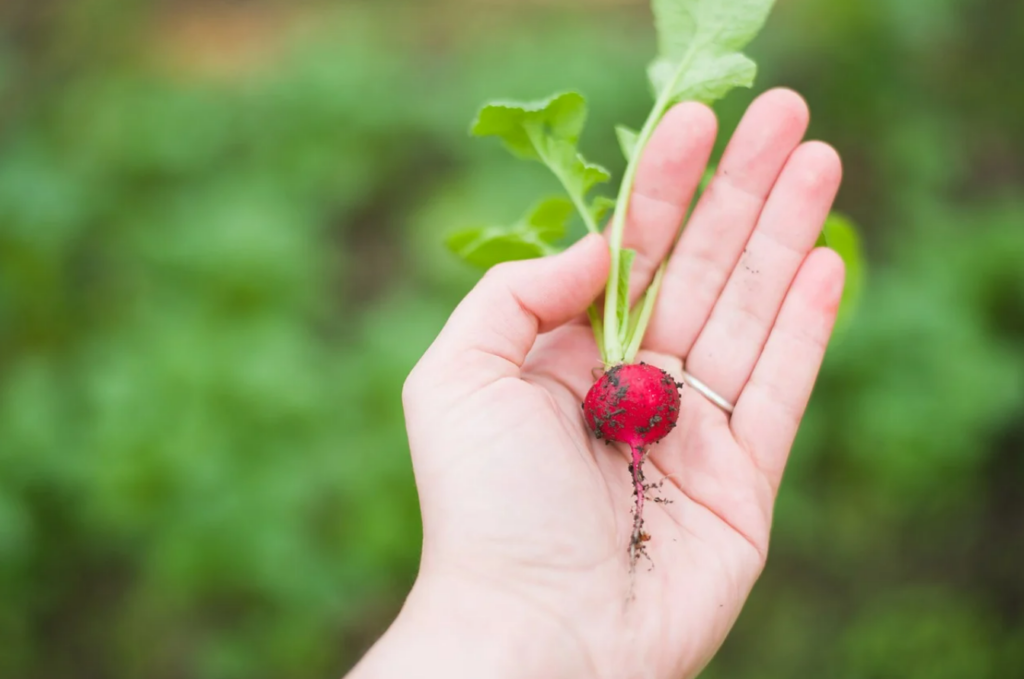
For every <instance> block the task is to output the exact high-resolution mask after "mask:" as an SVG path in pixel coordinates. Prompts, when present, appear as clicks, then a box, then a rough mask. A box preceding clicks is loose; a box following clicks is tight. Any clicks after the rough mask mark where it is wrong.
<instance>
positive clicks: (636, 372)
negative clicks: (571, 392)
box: [583, 363, 683, 565]
mask: <svg viewBox="0 0 1024 679" xmlns="http://www.w3.org/2000/svg"><path fill="white" fill-rule="evenodd" d="M682 386H683V385H682V384H679V383H677V382H676V381H675V380H674V379H673V378H672V376H671V375H669V374H668V373H667V372H665V371H664V370H662V369H660V368H656V367H654V366H652V365H647V364H646V363H640V364H628V365H617V366H615V367H614V368H612V369H611V370H609V371H608V372H606V373H605V374H604V375H603V376H602V377H601V379H600V380H598V381H597V383H596V384H594V386H593V387H591V388H590V391H589V392H588V393H587V397H586V399H585V400H584V401H583V413H584V417H585V418H586V421H587V425H588V426H589V427H590V429H591V431H593V432H594V434H595V435H596V436H597V438H598V439H603V440H605V441H607V442H609V443H611V442H613V441H614V442H617V443H625V444H626V445H628V446H629V448H630V452H631V454H632V462H630V464H629V471H630V474H632V476H633V494H634V496H635V497H636V508H635V510H634V514H633V535H632V538H631V539H630V543H629V550H630V558H631V561H632V565H635V564H636V559H637V557H638V556H639V555H640V554H642V553H643V543H644V542H645V541H646V540H648V539H649V536H648V535H647V534H646V533H644V530H643V528H644V518H643V514H644V493H645V492H646V491H647V488H648V487H647V486H646V485H645V484H644V474H643V463H644V460H645V458H646V456H647V451H648V449H649V447H650V446H652V445H654V444H655V443H657V442H658V441H660V440H661V439H663V438H665V437H666V436H668V433H669V432H670V431H672V430H673V429H675V426H676V422H677V421H678V419H679V401H680V399H679V389H680V388H681V387H682Z"/></svg>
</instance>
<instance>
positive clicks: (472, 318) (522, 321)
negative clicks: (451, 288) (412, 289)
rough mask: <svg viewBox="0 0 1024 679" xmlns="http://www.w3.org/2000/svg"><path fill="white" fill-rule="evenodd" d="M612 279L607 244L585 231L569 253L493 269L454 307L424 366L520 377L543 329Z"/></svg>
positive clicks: (486, 378) (485, 378) (487, 377)
mask: <svg viewBox="0 0 1024 679" xmlns="http://www.w3.org/2000/svg"><path fill="white" fill-rule="evenodd" d="M607 278H608V245H607V243H606V241H605V240H604V239H603V238H601V237H600V236H597V235H591V236H587V237H586V238H584V239H583V240H581V241H579V242H578V243H576V244H575V245H574V246H572V247H571V248H569V249H568V250H566V251H565V252H563V253H561V254H559V255H556V256H553V257H545V258H543V259H533V260H527V261H522V262H509V263H506V264H499V265H498V266H496V267H494V268H492V269H491V270H490V271H488V272H487V274H486V275H485V276H484V277H483V279H482V280H481V281H480V282H479V283H478V284H477V286H476V287H475V288H474V289H473V290H472V291H471V292H470V293H469V295H467V296H466V298H465V299H464V300H463V301H462V303H461V304H459V306H458V307H457V308H456V309H455V311H454V313H452V316H451V318H450V319H449V320H448V323H447V324H446V325H445V327H444V329H443V330H442V331H441V334H440V335H439V336H438V338H437V340H436V341H435V342H434V344H433V345H432V346H431V347H430V349H429V350H428V352H427V354H426V356H424V359H423V361H421V364H420V366H418V369H419V370H420V371H423V370H428V369H433V370H437V371H440V372H441V373H445V372H447V371H449V370H452V369H457V370H458V374H461V375H467V374H469V375H472V376H473V380H474V382H475V383H477V384H480V383H487V382H490V381H493V380H497V379H500V378H502V377H508V376H518V374H519V368H520V366H521V365H522V364H523V361H524V360H525V359H526V355H527V353H529V351H530V349H531V347H533V343H534V341H535V340H536V339H537V335H538V334H539V333H541V332H546V331H548V330H551V329H553V328H555V327H558V326H560V325H562V324H564V323H566V322H568V321H569V320H570V319H572V318H574V317H575V316H577V315H579V314H581V313H583V312H584V311H586V308H587V306H588V305H590V303H591V302H593V301H594V299H595V298H596V297H597V296H598V295H599V294H600V292H601V290H602V289H603V288H604V284H605V281H606V280H607Z"/></svg>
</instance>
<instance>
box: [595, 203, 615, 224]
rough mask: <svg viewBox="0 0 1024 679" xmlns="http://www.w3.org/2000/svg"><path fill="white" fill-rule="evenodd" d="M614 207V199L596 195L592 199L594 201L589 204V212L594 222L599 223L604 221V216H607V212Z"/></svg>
mask: <svg viewBox="0 0 1024 679" xmlns="http://www.w3.org/2000/svg"><path fill="white" fill-rule="evenodd" d="M614 209H615V199H614V198H609V197H608V196H598V197H597V198H595V199H594V202H593V203H591V204H590V214H591V215H592V216H593V218H594V222H595V223H597V224H600V223H601V222H602V221H604V218H605V217H607V216H608V213H609V212H611V211H613V210H614Z"/></svg>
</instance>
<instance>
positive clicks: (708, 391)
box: [683, 370, 735, 415]
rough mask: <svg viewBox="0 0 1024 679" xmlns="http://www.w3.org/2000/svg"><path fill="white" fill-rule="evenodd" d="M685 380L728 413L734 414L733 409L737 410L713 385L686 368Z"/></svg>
mask: <svg viewBox="0 0 1024 679" xmlns="http://www.w3.org/2000/svg"><path fill="white" fill-rule="evenodd" d="M683 381H684V382H686V383H687V384H689V385H690V386H691V387H693V388H694V389H696V390H697V391H699V392H700V393H701V395H702V396H703V397H704V398H706V399H707V400H709V401H711V402H712V403H714V404H715V405H716V406H718V407H719V408H721V409H722V410H724V411H725V413H726V414H727V415H732V411H733V410H735V407H734V406H733V405H732V404H731V403H729V402H728V401H726V400H725V399H724V398H722V397H721V396H719V395H718V394H716V393H715V391H714V390H713V389H712V388H711V387H709V386H708V385H706V384H704V383H703V382H701V381H700V380H698V379H697V378H696V377H694V376H693V375H691V374H690V373H688V372H686V371H685V370H684V371H683Z"/></svg>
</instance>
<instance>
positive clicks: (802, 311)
mask: <svg viewBox="0 0 1024 679" xmlns="http://www.w3.org/2000/svg"><path fill="white" fill-rule="evenodd" d="M843 281H844V270H843V260H842V259H841V258H840V257H839V255H837V254H836V253H835V252H833V251H832V250H829V249H827V248H819V249H817V250H815V251H814V252H812V253H811V254H810V255H809V256H808V257H807V259H806V260H804V263H803V265H802V266H801V268H800V272H799V273H798V274H797V277H796V280H795V281H794V282H793V285H792V286H791V287H790V290H789V294H788V295H787V297H786V301H785V302H784V303H783V306H782V310H781V311H780V312H779V316H778V318H777V319H776V321H775V326H774V327H773V328H772V332H771V335H770V336H769V338H768V342H767V344H766V345H765V348H764V351H763V352H762V353H761V358H760V359H759V360H758V362H757V366H756V367H755V368H754V372H753V374H752V375H751V377H750V380H749V381H748V382H747V385H746V387H744V389H743V392H742V394H741V395H740V398H739V401H738V402H737V403H736V411H735V413H734V414H733V417H732V421H731V426H732V430H733V434H734V435H735V436H736V440H737V441H738V442H739V443H740V444H741V445H742V446H743V447H744V448H745V449H746V450H747V451H748V452H749V453H750V455H752V456H753V458H754V461H755V463H756V464H757V466H758V467H759V468H760V469H761V471H762V472H763V473H764V475H765V476H766V478H767V479H768V481H769V483H771V485H772V487H773V488H775V489H777V488H778V486H779V483H780V482H781V481H782V472H783V469H784V468H785V466H786V460H787V459H788V458H789V450H790V448H791V447H792V445H793V441H794V439H795V438H796V432H797V429H798V428H799V426H800V421H801V420H802V419H803V416H804V411H805V410H806V409H807V403H808V401H809V400H810V398H811V391H812V390H813V389H814V382H815V380H816V379H817V377H818V370H819V369H820V368H821V362H822V360H823V359H824V357H825V348H826V347H827V346H828V341H829V338H830V337H831V335H832V327H833V326H834V325H835V320H836V312H837V311H838V309H839V301H840V298H841V297H842V294H843Z"/></svg>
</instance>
